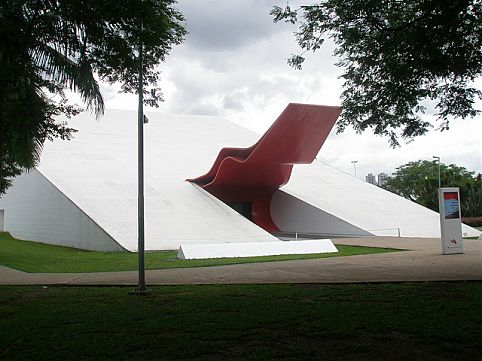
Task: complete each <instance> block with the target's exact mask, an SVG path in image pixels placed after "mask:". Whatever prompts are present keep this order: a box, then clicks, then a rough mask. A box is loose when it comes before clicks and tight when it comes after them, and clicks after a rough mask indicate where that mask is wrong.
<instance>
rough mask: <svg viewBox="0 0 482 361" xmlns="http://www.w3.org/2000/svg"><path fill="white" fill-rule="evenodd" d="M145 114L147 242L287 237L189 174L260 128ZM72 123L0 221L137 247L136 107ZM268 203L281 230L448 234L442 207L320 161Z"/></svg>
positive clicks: (298, 169)
mask: <svg viewBox="0 0 482 361" xmlns="http://www.w3.org/2000/svg"><path fill="white" fill-rule="evenodd" d="M147 115H148V117H149V120H150V121H149V123H148V124H146V125H145V181H146V184H145V204H146V206H145V208H146V222H145V223H146V250H160V249H177V248H178V247H179V245H180V244H199V243H216V242H219V243H224V242H261V241H277V240H278V239H277V238H276V237H275V236H274V235H272V234H270V233H269V232H267V231H265V230H264V229H262V228H260V227H258V226H257V225H256V224H254V223H252V222H251V221H250V220H249V219H247V218H245V217H244V216H242V215H241V214H239V213H238V212H236V211H235V210H234V209H232V208H231V207H229V206H228V205H226V204H225V203H223V202H222V201H221V200H219V199H217V198H216V197H214V196H213V195H211V194H210V193H208V192H207V191H205V190H204V189H202V188H201V187H199V186H198V185H196V184H193V183H190V182H188V181H186V179H189V178H193V177H197V176H199V175H201V174H204V173H206V171H207V170H209V169H210V167H211V165H212V164H213V162H214V160H215V158H216V156H217V155H218V153H219V151H220V149H221V148H223V147H226V146H229V147H249V146H251V145H252V144H254V143H255V142H256V141H257V140H258V139H259V137H260V136H259V135H258V134H256V133H253V132H251V131H249V130H247V129H244V128H242V127H240V126H238V125H236V124H234V123H231V122H229V121H226V120H224V119H220V118H215V117H209V116H182V115H166V114H160V113H150V114H147ZM69 123H70V125H71V126H72V127H74V128H76V129H78V130H79V132H78V133H76V134H75V138H74V139H73V140H71V141H61V140H55V141H54V142H47V143H46V144H45V148H44V151H43V154H42V159H41V163H40V165H39V167H38V168H37V169H35V170H32V171H30V172H28V173H25V174H23V175H21V176H19V177H17V178H16V179H15V180H14V184H13V186H12V187H11V188H10V189H9V190H8V192H7V194H6V195H5V196H4V197H2V198H1V199H0V227H3V228H4V229H5V230H6V231H8V232H10V233H11V234H12V235H13V236H15V237H17V238H20V239H27V240H34V241H40V242H45V243H51V244H58V245H66V246H72V247H77V248H83V249H91V250H104V251H118V250H128V251H136V249H137V201H136V196H137V173H136V172H137V145H136V144H137V128H136V127H137V113H136V112H135V111H107V112H106V114H105V116H104V117H103V118H102V119H101V120H100V121H96V120H94V119H92V117H91V116H89V114H86V113H84V114H81V115H79V116H77V117H75V118H74V119H73V120H71V121H70V122H69ZM321 152H323V148H322V149H321ZM270 212H271V218H272V220H273V222H274V223H275V224H276V226H277V227H278V228H279V230H280V231H281V232H300V233H314V234H321V235H324V236H365V235H367V236H368V235H389V236H397V235H401V236H402V237H403V236H419V237H439V236H440V229H439V216H438V214H437V213H435V212H433V211H431V210H429V209H427V208H424V207H422V206H420V205H418V204H415V203H413V202H410V201H408V200H406V199H404V198H401V197H399V196H397V195H395V194H392V193H389V192H387V191H385V190H383V189H380V188H378V187H373V186H372V185H370V184H367V183H366V182H363V181H361V180H359V179H357V178H355V177H353V176H351V175H348V174H346V173H343V172H341V171H339V170H337V169H335V168H333V167H331V166H329V165H327V164H323V163H320V162H317V161H315V162H314V163H313V164H310V165H295V166H294V169H293V173H292V176H291V179H290V181H289V182H288V184H286V185H285V186H283V187H282V188H281V189H280V190H278V191H276V192H275V193H274V195H273V197H272V199H271V204H270ZM463 232H464V235H466V236H478V235H479V233H480V232H478V231H477V230H475V229H473V228H470V227H467V226H464V227H463Z"/></svg>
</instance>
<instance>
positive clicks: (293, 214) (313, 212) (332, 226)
mask: <svg viewBox="0 0 482 361" xmlns="http://www.w3.org/2000/svg"><path fill="white" fill-rule="evenodd" d="M271 218H272V219H273V221H274V223H275V224H276V225H277V226H278V228H279V229H280V231H282V232H296V233H312V234H320V235H323V236H327V237H330V236H344V237H354V236H358V237H360V236H370V235H372V234H371V233H369V232H366V231H365V230H363V229H361V228H358V227H355V226H354V225H352V224H350V223H348V222H346V221H344V220H343V219H340V218H337V217H334V216H333V215H331V214H329V213H326V212H324V211H323V210H321V209H318V208H316V207H314V206H312V205H311V204H308V203H306V202H303V201H302V200H300V199H298V198H296V197H293V196H292V195H290V194H288V193H285V192H283V191H280V190H279V191H277V192H275V194H274V195H273V198H272V199H271Z"/></svg>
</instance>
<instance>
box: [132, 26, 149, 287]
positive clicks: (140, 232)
mask: <svg viewBox="0 0 482 361" xmlns="http://www.w3.org/2000/svg"><path fill="white" fill-rule="evenodd" d="M140 30H141V32H142V30H143V23H142V20H141V26H140ZM143 82H144V69H143V46H142V41H140V42H139V85H138V92H139V102H138V111H137V237H138V238H137V252H138V256H139V284H138V285H137V288H136V289H135V290H133V291H132V292H131V293H132V294H137V295H139V294H147V293H149V290H148V289H147V287H146V276H145V274H146V272H145V267H144V240H145V236H144V84H143Z"/></svg>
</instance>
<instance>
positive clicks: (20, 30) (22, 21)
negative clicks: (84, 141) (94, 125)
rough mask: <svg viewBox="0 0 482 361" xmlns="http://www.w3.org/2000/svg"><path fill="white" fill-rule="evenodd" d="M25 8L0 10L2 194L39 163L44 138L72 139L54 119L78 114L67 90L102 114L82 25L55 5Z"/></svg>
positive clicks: (2, 7)
mask: <svg viewBox="0 0 482 361" xmlns="http://www.w3.org/2000/svg"><path fill="white" fill-rule="evenodd" d="M22 3H23V2H19V1H7V2H5V3H3V2H2V4H1V5H0V22H1V23H0V24H1V27H0V82H1V86H0V195H1V194H2V193H4V192H5V190H6V189H7V187H8V186H9V185H10V183H11V182H10V180H9V178H12V177H14V176H16V175H18V174H20V173H21V172H22V171H23V169H25V168H27V169H29V168H33V167H35V166H36V165H37V164H38V162H39V159H40V153H41V151H42V147H43V144H44V141H45V140H46V139H48V138H53V137H57V136H59V137H61V138H64V139H65V138H69V137H70V136H71V134H72V132H73V131H74V130H73V129H71V128H68V127H67V126H66V124H65V123H59V122H57V121H55V120H54V119H53V117H54V116H55V115H58V114H60V113H64V114H66V115H67V116H70V115H74V114H76V113H77V112H78V111H79V109H78V108H76V107H74V106H70V105H68V104H67V102H66V98H65V95H64V89H70V90H71V91H74V92H77V93H79V94H80V96H81V98H82V100H83V101H84V103H85V104H86V105H87V108H88V109H91V110H93V111H94V112H95V114H96V115H97V116H100V115H101V114H102V113H103V111H104V101H103V98H102V95H101V93H100V90H99V85H98V82H97V81H96V79H95V77H94V71H93V69H92V67H91V65H90V62H89V60H88V58H87V56H86V50H87V38H86V36H85V27H84V25H83V24H82V23H81V22H75V21H71V20H66V19H65V18H62V17H60V16H58V15H56V13H58V6H59V3H58V2H56V1H37V2H35V3H32V2H30V3H29V2H27V3H26V4H25V3H23V4H22ZM53 94H56V95H57V98H60V100H57V101H55V100H54V99H52V98H55V97H53Z"/></svg>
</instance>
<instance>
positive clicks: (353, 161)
mask: <svg viewBox="0 0 482 361" xmlns="http://www.w3.org/2000/svg"><path fill="white" fill-rule="evenodd" d="M351 163H353V170H354V171H355V177H356V164H357V163H358V161H357V160H352V161H351Z"/></svg>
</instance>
